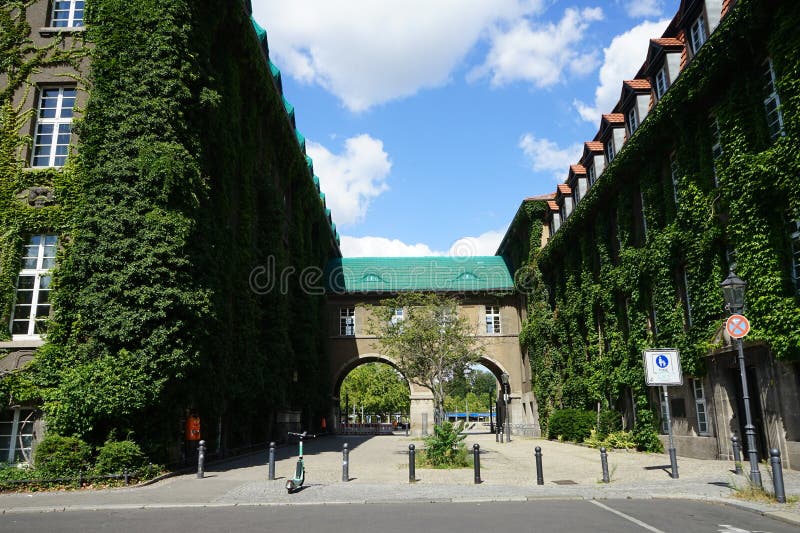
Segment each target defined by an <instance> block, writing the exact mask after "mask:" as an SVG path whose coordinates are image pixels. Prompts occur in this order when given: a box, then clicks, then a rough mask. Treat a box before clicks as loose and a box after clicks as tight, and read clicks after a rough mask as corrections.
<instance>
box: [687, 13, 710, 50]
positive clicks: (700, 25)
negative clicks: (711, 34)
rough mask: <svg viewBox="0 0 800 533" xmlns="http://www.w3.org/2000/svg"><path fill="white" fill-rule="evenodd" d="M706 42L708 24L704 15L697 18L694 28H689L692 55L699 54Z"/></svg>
mask: <svg viewBox="0 0 800 533" xmlns="http://www.w3.org/2000/svg"><path fill="white" fill-rule="evenodd" d="M704 42H706V23H705V20H704V19H703V15H700V16H699V17H697V20H695V21H694V24H692V27H691V28H689V44H690V45H691V47H692V54H693V55H694V54H697V51H698V50H700V47H701V46H703V43H704Z"/></svg>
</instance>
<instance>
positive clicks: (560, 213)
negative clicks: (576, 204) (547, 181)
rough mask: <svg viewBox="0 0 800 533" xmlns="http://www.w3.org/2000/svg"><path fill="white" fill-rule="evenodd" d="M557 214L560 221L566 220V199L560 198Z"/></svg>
mask: <svg viewBox="0 0 800 533" xmlns="http://www.w3.org/2000/svg"><path fill="white" fill-rule="evenodd" d="M558 216H559V217H560V218H561V220H562V221H564V220H567V204H566V199H562V200H561V203H560V204H559V206H558Z"/></svg>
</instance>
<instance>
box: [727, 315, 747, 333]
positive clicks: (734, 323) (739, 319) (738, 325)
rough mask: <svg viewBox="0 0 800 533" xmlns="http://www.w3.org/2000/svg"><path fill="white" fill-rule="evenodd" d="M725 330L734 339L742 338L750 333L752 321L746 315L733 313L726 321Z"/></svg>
mask: <svg viewBox="0 0 800 533" xmlns="http://www.w3.org/2000/svg"><path fill="white" fill-rule="evenodd" d="M725 331H727V332H728V335H730V336H731V338H733V339H741V338H742V337H744V336H745V335H747V334H748V333H750V321H749V320H747V318H745V317H744V315H731V316H729V317H728V320H726V321H725Z"/></svg>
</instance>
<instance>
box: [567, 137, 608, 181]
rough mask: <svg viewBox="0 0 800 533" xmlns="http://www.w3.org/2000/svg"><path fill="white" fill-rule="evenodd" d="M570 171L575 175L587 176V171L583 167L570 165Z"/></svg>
mask: <svg viewBox="0 0 800 533" xmlns="http://www.w3.org/2000/svg"><path fill="white" fill-rule="evenodd" d="M600 144H602V143H600ZM569 170H570V171H571V172H572V173H573V174H586V169H585V168H584V167H583V165H570V166H569Z"/></svg>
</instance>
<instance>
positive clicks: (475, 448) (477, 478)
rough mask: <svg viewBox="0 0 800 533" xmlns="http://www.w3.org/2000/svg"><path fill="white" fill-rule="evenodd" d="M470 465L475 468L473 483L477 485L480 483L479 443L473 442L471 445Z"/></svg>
mask: <svg viewBox="0 0 800 533" xmlns="http://www.w3.org/2000/svg"><path fill="white" fill-rule="evenodd" d="M472 455H473V458H472V465H473V468H474V470H475V484H476V485H479V484H480V483H481V445H480V444H473V445H472Z"/></svg>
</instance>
